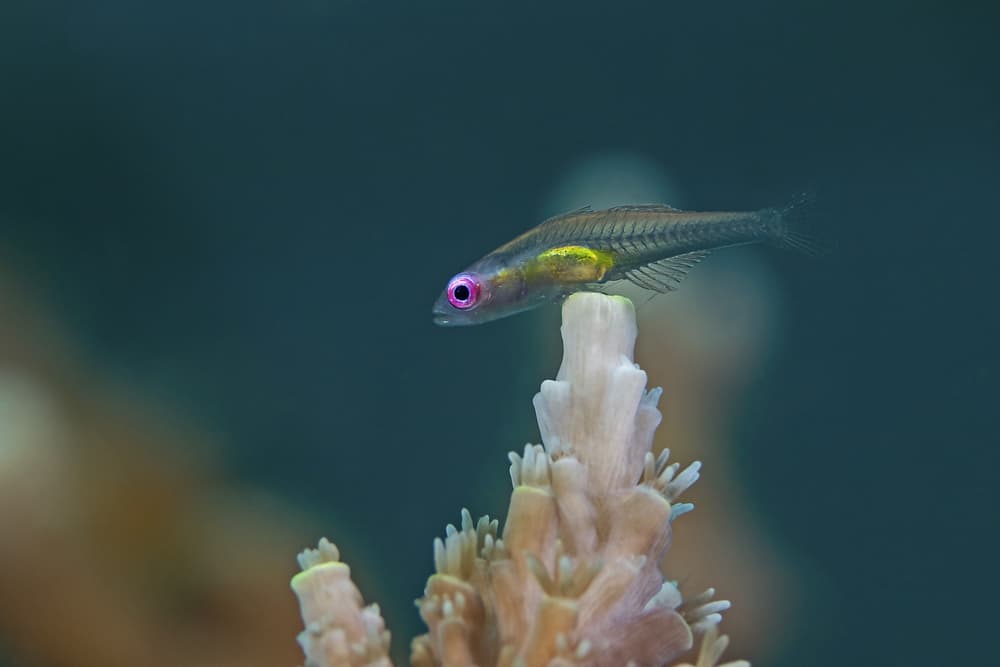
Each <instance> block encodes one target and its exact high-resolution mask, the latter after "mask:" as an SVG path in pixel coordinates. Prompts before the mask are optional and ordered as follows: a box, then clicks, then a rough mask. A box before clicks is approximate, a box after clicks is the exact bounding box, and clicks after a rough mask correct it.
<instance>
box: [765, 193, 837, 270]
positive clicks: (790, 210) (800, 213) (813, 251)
mask: <svg viewBox="0 0 1000 667" xmlns="http://www.w3.org/2000/svg"><path fill="white" fill-rule="evenodd" d="M815 206H816V195H815V193H813V192H803V193H801V194H799V195H797V196H796V197H795V198H794V199H792V200H791V201H790V202H788V204H786V205H785V206H783V207H782V208H775V209H771V212H772V213H773V214H774V216H775V222H774V243H775V245H777V246H779V247H782V248H788V249H789V250H795V251H797V252H801V253H804V254H806V255H812V256H817V255H824V254H826V253H828V252H829V251H830V250H831V244H830V243H829V242H827V241H823V240H820V239H819V238H818V237H817V236H816V235H815V234H814V233H813V232H812V229H813V226H812V223H813V215H812V214H813V212H814V209H815Z"/></svg>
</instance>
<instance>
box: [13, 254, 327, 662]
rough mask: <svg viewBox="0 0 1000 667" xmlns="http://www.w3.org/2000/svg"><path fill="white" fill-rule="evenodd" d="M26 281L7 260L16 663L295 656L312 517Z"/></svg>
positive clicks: (289, 658) (265, 659)
mask: <svg viewBox="0 0 1000 667" xmlns="http://www.w3.org/2000/svg"><path fill="white" fill-rule="evenodd" d="M19 286H20V282H19V281H17V280H16V279H14V278H12V277H11V276H10V274H9V273H7V272H6V271H4V270H3V266H2V265H0V320H2V321H3V323H4V324H3V326H2V327H0V527H2V533H0V664H4V665H6V664H17V665H24V666H27V665H47V666H49V667H136V666H139V665H141V666H142V667H177V666H179V665H184V666H185V667H208V666H211V667H227V666H231V667H237V666H239V667H273V666H274V665H289V664H292V662H293V661H294V660H295V659H296V651H295V646H294V645H293V644H292V643H291V642H290V641H288V639H287V637H288V636H290V635H291V634H293V633H294V632H295V629H296V624H297V623H296V619H295V605H294V601H293V600H290V599H289V596H288V591H287V589H286V588H285V584H284V583H283V582H282V581H281V580H280V579H279V578H278V577H276V576H275V574H274V573H275V572H281V571H283V570H284V569H285V568H286V565H285V563H286V562H287V561H286V558H287V553H288V551H289V550H290V549H293V548H294V547H293V545H295V544H298V543H301V540H302V539H303V538H302V537H301V536H302V535H304V534H308V533H309V532H311V531H310V530H309V529H308V528H307V526H308V525H309V522H308V521H307V520H306V519H305V518H303V517H301V516H298V515H297V514H295V513H293V512H290V511H288V510H287V509H286V508H283V507H281V506H280V505H279V504H278V503H276V502H274V500H273V499H270V498H268V497H266V496H265V495H264V494H262V493H261V492H260V491H259V490H257V489H254V488H252V487H249V486H246V485H237V484H234V483H233V482H232V481H231V480H229V479H227V478H226V476H225V475H224V474H222V473H221V472H220V471H219V465H218V463H217V462H216V461H214V460H212V459H211V457H208V456H206V455H205V451H206V450H208V449H211V443H209V442H206V440H205V438H204V437H203V436H202V435H200V434H198V432H197V431H195V430H193V429H186V428H179V427H178V425H177V419H176V417H173V416H166V415H163V414H159V413H157V411H155V410H151V409H150V406H149V404H148V402H144V401H143V400H142V399H141V398H139V397H138V396H137V395H136V392H135V391H134V390H132V391H128V390H123V388H122V387H121V386H115V384H114V383H112V382H109V381H108V378H107V376H106V373H104V372H102V371H97V370H95V369H93V368H91V367H90V366H89V365H88V364H86V363H84V362H82V361H81V360H80V356H81V355H79V354H78V353H77V352H76V351H75V350H74V349H73V345H72V343H70V342H69V341H67V340H65V339H63V338H62V337H61V336H60V335H58V334H57V333H56V332H58V331H61V330H62V327H60V326H58V325H57V324H56V323H54V322H49V321H46V320H45V318H43V317H40V316H39V313H38V309H37V308H36V307H34V303H35V301H36V300H37V299H30V298H29V299H26V298H24V297H23V296H22V295H21V293H22V292H23V290H21V289H17V287H19ZM248 601H249V602H248ZM8 660H9V661H10V662H9V663H8Z"/></svg>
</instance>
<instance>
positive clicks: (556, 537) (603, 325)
mask: <svg viewBox="0 0 1000 667" xmlns="http://www.w3.org/2000/svg"><path fill="white" fill-rule="evenodd" d="M562 334H563V342H564V354H563V362H562V366H561V367H560V369H559V373H558V375H557V379H556V380H549V381H546V382H544V383H543V384H542V387H541V391H540V392H539V393H538V394H537V395H536V396H535V401H534V403H535V411H536V414H537V416H538V424H539V427H540V430H541V434H542V441H543V442H544V444H545V447H544V448H543V447H542V446H541V445H528V446H526V447H525V448H524V453H523V455H518V454H514V453H512V454H511V455H510V459H511V467H510V475H511V481H512V483H513V485H514V491H513V494H512V496H511V501H510V508H509V511H508V517H507V521H506V524H505V526H504V531H503V535H502V538H501V537H500V536H498V522H497V521H491V520H490V519H489V517H483V518H481V519H479V521H478V522H473V520H472V516H471V515H470V514H469V513H468V511H465V510H463V512H462V522H461V527H460V528H458V529H456V528H455V527H453V526H449V527H448V530H447V534H446V537H445V539H444V540H441V539H437V540H435V542H434V561H435V568H436V572H435V574H433V575H432V576H431V577H430V579H429V580H428V582H427V587H426V591H425V594H424V596H423V597H422V598H421V599H419V600H418V601H417V604H418V607H419V609H420V614H421V616H422V617H423V619H424V621H425V622H426V623H427V626H428V633H427V634H425V635H422V636H420V637H417V638H416V639H415V640H414V641H413V644H412V653H411V661H412V663H413V665H415V666H416V667H431V666H434V665H448V666H456V667H457V666H461V665H480V666H482V667H485V666H486V665H501V666H507V665H523V666H524V667H535V666H548V667H570V666H573V665H578V666H583V665H588V666H593V667H603V666H608V667H611V666H614V667H622V666H624V665H634V666H635V667H642V666H649V667H659V666H660V665H664V664H667V663H669V662H671V661H674V660H676V659H677V658H678V657H680V656H681V655H683V654H685V653H687V652H688V651H689V650H690V649H691V648H692V646H693V644H694V641H695V637H696V636H699V635H701V636H702V638H701V649H700V652H699V655H698V657H697V665H698V667H712V666H713V665H716V664H717V662H718V660H719V658H720V657H721V653H722V651H723V650H724V649H725V647H726V644H727V639H726V638H725V637H724V636H722V637H720V636H719V635H718V633H717V631H716V625H717V624H718V623H719V621H720V620H721V616H720V612H722V611H724V610H725V609H727V608H728V607H729V603H728V601H725V600H720V601H713V600H712V597H713V595H714V590H712V589H709V590H706V591H704V592H703V593H701V594H699V595H696V596H694V597H692V598H691V599H688V600H684V599H683V597H682V595H681V593H680V591H679V590H678V589H677V586H676V583H675V582H673V581H669V580H666V579H665V578H664V576H663V574H662V573H661V570H660V564H661V562H662V561H663V558H664V556H665V554H666V552H667V550H668V548H669V546H670V540H671V523H672V522H673V521H674V520H675V519H677V518H678V517H679V516H681V515H682V514H684V513H686V512H688V511H689V510H691V509H692V508H693V507H692V506H691V505H690V504H688V503H682V502H678V499H679V496H680V495H681V494H682V493H683V492H684V491H686V490H687V489H688V487H690V486H691V485H692V484H693V483H694V482H695V481H696V480H697V479H698V476H699V469H700V465H701V464H700V463H699V462H697V461H696V462H694V463H692V464H691V465H689V466H688V467H686V468H684V469H683V470H681V468H680V466H679V464H677V463H669V462H668V457H669V453H668V452H664V453H662V454H661V455H660V456H659V457H655V458H654V456H653V454H652V452H651V447H652V440H653V433H654V431H655V429H656V427H657V426H658V425H659V423H660V412H659V410H658V409H657V407H656V404H657V401H658V400H659V397H660V390H659V389H653V390H651V391H648V392H647V391H646V390H645V387H646V374H645V372H643V371H642V370H640V369H639V368H638V367H637V366H636V365H635V364H634V362H633V349H634V345H635V338H636V325H635V312H634V309H633V307H632V304H631V302H630V301H628V300H627V299H624V298H620V297H609V296H605V295H601V294H577V295H574V296H572V297H570V298H569V299H568V300H567V301H566V304H565V305H564V308H563V327H562ZM299 563H300V565H301V566H302V569H303V571H302V572H300V573H299V574H298V575H296V576H295V578H294V579H293V580H292V588H293V589H294V590H295V592H296V594H297V595H298V597H299V602H300V605H301V610H302V617H303V620H304V622H305V631H304V632H302V633H301V634H300V635H299V642H300V644H301V645H302V648H303V650H304V652H305V655H306V665H307V667H334V666H337V667H341V666H344V667H346V666H352V667H360V666H362V665H372V666H379V667H384V666H388V665H390V664H391V663H390V661H389V658H388V652H389V633H388V632H387V631H386V629H385V626H384V623H383V621H382V618H381V615H380V612H379V608H378V606H377V605H370V606H367V607H363V606H362V605H363V602H362V598H361V594H360V592H359V591H358V589H357V588H356V587H355V586H354V584H353V582H352V581H351V578H350V569H349V568H348V566H347V565H345V564H344V563H342V562H340V554H339V551H338V550H337V548H336V546H334V545H333V544H332V543H330V542H328V541H326V540H325V539H324V540H321V541H320V544H319V547H318V548H317V549H309V550H306V551H305V552H303V554H302V555H301V556H300V557H299ZM746 664H747V663H745V662H743V661H738V662H734V663H729V666H730V667H737V666H738V665H746Z"/></svg>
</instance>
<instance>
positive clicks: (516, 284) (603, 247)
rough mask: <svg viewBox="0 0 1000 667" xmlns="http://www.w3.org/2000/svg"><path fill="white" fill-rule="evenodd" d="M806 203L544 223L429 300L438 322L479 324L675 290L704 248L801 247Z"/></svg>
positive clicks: (568, 216) (607, 213)
mask: <svg viewBox="0 0 1000 667" xmlns="http://www.w3.org/2000/svg"><path fill="white" fill-rule="evenodd" d="M808 203H809V200H808V199H805V198H801V199H798V200H796V201H794V202H792V203H791V204H789V205H788V206H786V207H784V208H770V209H761V210H758V211H744V212H725V211H716V212H698V211H681V210H678V209H675V208H673V207H671V206H667V205H665V204H645V205H638V206H616V207H614V208H609V209H604V210H599V211H594V210H591V209H589V208H585V209H580V210H577V211H572V212H570V213H565V214H563V215H559V216H556V217H554V218H550V219H548V220H546V221H545V222H543V223H541V224H540V225H538V226H537V227H535V228H534V229H531V230H529V231H527V232H525V233H524V234H521V235H520V236H518V237H517V238H515V239H514V240H512V241H510V242H509V243H506V244H504V245H502V246H500V247H499V248H497V249H496V250H494V251H493V252H491V253H490V254H488V255H486V256H485V257H483V258H482V259H480V260H479V261H478V262H475V263H474V264H472V265H471V266H469V267H468V268H467V269H465V270H464V271H462V272H461V273H458V274H456V275H455V276H454V277H452V279H451V280H450V281H449V282H448V286H447V287H446V289H445V291H444V292H443V293H442V294H441V296H440V297H438V300H437V301H436V302H435V304H434V308H433V314H434V321H435V323H437V324H440V325H444V326H455V325H468V324H479V323H482V322H487V321H490V320H495V319H499V318H501V317H506V316H508V315H513V314H514V313H518V312H522V311H525V310H529V309H531V308H535V307H537V306H539V305H541V304H543V303H546V302H549V301H553V300H558V299H560V298H562V297H564V296H567V295H569V294H571V293H573V292H577V291H580V290H585V289H599V288H600V286H601V285H602V284H604V283H608V282H613V281H617V280H628V281H630V282H632V283H634V284H636V285H638V286H640V287H643V288H645V289H648V290H653V291H657V292H668V291H671V290H673V289H676V287H677V285H678V284H679V283H680V282H681V280H683V278H684V276H685V275H686V274H687V272H688V270H690V269H691V267H693V266H694V265H695V264H697V263H698V262H699V261H701V260H702V259H703V258H704V257H705V256H706V255H708V254H709V253H710V252H711V251H712V250H715V249H717V248H722V247H727V246H737V245H745V244H748V243H772V244H775V245H784V246H789V247H797V248H800V249H804V250H806V249H808V247H809V246H808V242H807V241H806V240H805V239H804V238H803V237H802V236H800V235H799V234H798V232H797V231H796V226H797V222H798V219H799V218H800V217H801V213H802V211H803V209H804V208H805V205H806V204H808Z"/></svg>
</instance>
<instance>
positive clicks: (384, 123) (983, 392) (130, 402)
mask: <svg viewBox="0 0 1000 667" xmlns="http://www.w3.org/2000/svg"><path fill="white" fill-rule="evenodd" d="M998 14H1000V12H998V10H997V8H996V7H995V5H994V4H993V3H986V2H981V3H976V2H966V3H944V2H923V1H913V0H911V1H908V2H902V1H896V0H884V1H882V2H874V3H863V2H823V1H817V2H801V1H791V0H763V1H759V2H753V3H748V2H713V3H690V2H689V3H678V2H647V3H633V2H622V3H614V4H611V3H607V4H605V3H590V2H574V3H564V2H549V3H523V4H522V3H484V2H433V1H428V2H419V3H417V2H359V1H351V0H343V1H336V0H288V1H285V2H276V1H271V2H265V1H263V0H244V1H243V2H239V3H236V2H215V3H205V2H193V1H190V0H174V1H173V2H169V3H168V2H141V3H137V2H126V1H125V0H94V1H93V2H88V3H80V2H56V1H46V0H3V2H2V3H0V666H2V667H15V666H16V667H36V666H46V665H52V666H59V667H61V666H67V667H69V666H75V665H117V664H123V665H125V664H146V665H158V664H164V665H168V664H185V665H201V664H204V665H209V664H211V665H226V664H233V665H236V664H240V665H267V664H274V665H279V664H284V665H293V664H298V663H297V662H296V661H300V660H301V656H300V653H299V651H298V648H297V646H296V645H295V642H294V636H295V633H297V632H298V631H299V629H300V627H299V626H300V622H299V619H298V611H297V608H296V606H295V602H294V598H293V597H292V595H291V592H290V591H289V590H288V588H287V586H288V584H287V581H288V577H289V576H291V574H292V573H293V572H294V570H295V560H294V557H295V554H296V552H297V551H298V550H299V549H301V548H302V547H304V546H307V545H309V544H313V543H315V540H316V539H317V538H318V537H319V536H320V535H327V536H329V537H330V538H331V539H334V540H336V541H337V543H338V544H339V545H340V547H341V551H342V553H343V554H344V557H345V560H347V561H349V562H350V563H351V564H352V569H353V571H354V574H355V579H356V580H357V581H358V583H359V586H360V587H361V589H362V591H363V592H364V594H365V597H366V599H367V600H371V601H377V602H379V603H380V604H381V605H382V609H383V613H384V615H385V617H386V620H387V622H388V624H389V626H390V627H391V628H392V630H393V646H394V653H395V654H397V655H405V651H406V647H407V645H408V641H409V638H410V637H412V636H413V635H414V634H416V633H418V632H420V631H421V627H420V623H419V618H418V616H417V613H416V609H415V608H414V607H413V605H412V600H413V599H414V598H416V597H417V596H418V595H420V593H421V590H422V586H423V582H424V579H425V577H426V575H427V574H428V573H429V572H430V570H431V568H432V551H431V540H432V538H433V537H434V536H436V535H440V534H442V533H443V529H444V525H445V524H446V523H448V522H456V521H457V520H458V518H459V509H460V508H461V507H469V508H470V510H472V512H473V514H476V515H478V514H485V513H489V514H491V515H493V516H497V515H499V516H501V517H502V516H503V514H504V512H505V508H506V502H507V494H508V493H509V479H508V475H507V471H506V466H507V459H506V454H507V452H508V451H510V450H517V449H520V448H521V447H522V446H523V444H524V443H525V442H527V441H532V442H534V441H537V440H538V432H537V426H536V424H535V422H534V415H533V412H532V409H531V397H532V396H533V394H534V393H535V391H537V388H538V385H539V383H540V382H541V381H542V380H543V379H544V378H547V377H551V376H552V375H553V374H554V372H555V370H556V368H557V365H558V360H559V341H558V308H557V307H556V306H547V307H545V308H543V309H541V310H538V311H533V312H531V313H526V314H523V315H519V316H517V317H512V318H509V319H504V320H501V321H497V322H493V323H489V324H486V325H483V326H480V327H472V328H461V329H441V328H437V327H435V326H434V325H433V324H432V323H431V317H430V306H431V303H432V302H433V300H434V298H435V297H436V296H437V294H438V293H439V292H440V290H441V289H442V288H443V286H444V283H445V281H447V279H448V278H449V277H450V276H451V275H452V274H454V273H455V272H456V271H458V270H460V269H462V268H463V267H464V266H466V265H467V264H469V263H470V262H471V261H473V260H475V259H477V258H478V257H480V256H482V255H484V254H485V253H487V252H488V251H490V250H492V249H493V248H495V247H496V246H498V245H500V244H501V243H504V242H505V241H507V240H509V239H510V238H512V237H513V236H515V235H516V234H518V233H520V232H522V231H524V230H525V229H527V228H529V227H531V226H533V225H534V224H537V222H539V221H540V220H542V219H543V218H544V217H546V216H548V215H551V214H555V213H559V212H562V211H565V210H569V209H572V208H575V207H578V206H582V205H586V204H592V205H594V206H606V205H613V204H621V203H638V202H648V201H664V202H667V203H670V204H673V205H675V206H678V207H680V208H688V209H694V210H743V209H752V208H762V207H767V206H777V205H781V204H783V203H784V202H786V201H787V200H788V199H790V198H791V197H793V196H794V195H795V194H796V193H798V192H801V191H802V190H806V189H808V190H812V191H814V192H815V193H816V194H817V198H818V206H817V212H816V218H815V223H814V224H815V229H816V231H817V234H819V235H821V236H822V237H824V238H826V239H829V240H830V241H831V242H832V245H833V246H834V249H833V250H832V251H831V252H829V253H827V254H826V255H825V256H823V257H820V258H808V257H802V256H797V255H795V254H790V253H784V252H781V251H779V250H772V249H768V248H746V249H737V250H731V251H720V252H718V253H715V255H713V257H711V258H710V259H709V260H707V261H706V262H704V263H703V265H700V266H698V267H697V268H695V269H694V271H693V272H692V275H691V276H690V278H689V279H688V280H687V281H685V283H684V285H683V286H682V288H681V290H679V291H678V292H677V293H675V294H671V295H666V296H659V297H657V298H655V299H652V300H649V301H647V298H648V295H643V294H641V293H636V292H630V295H631V296H633V297H634V298H635V300H636V303H637V307H638V315H639V331H640V341H639V358H638V360H639V362H640V363H641V364H642V365H643V367H644V368H646V369H647V370H648V371H649V373H650V382H651V384H653V385H663V386H664V390H665V394H664V404H663V405H664V426H663V428H662V429H661V434H660V438H661V440H662V441H661V440H658V446H664V445H666V446H670V447H671V448H674V449H675V450H676V451H682V452H683V453H684V456H686V457H687V458H689V459H690V458H696V457H697V458H701V459H703V461H704V463H705V472H704V479H703V481H702V482H700V483H699V486H698V487H696V488H695V489H693V490H692V492H691V494H690V496H689V499H690V500H692V501H693V502H694V503H695V504H696V505H698V510H696V511H695V513H694V514H693V515H692V516H690V517H685V518H684V519H682V520H681V521H680V524H679V527H678V528H677V530H678V532H680V531H690V532H689V533H688V535H689V538H685V539H687V540H688V541H689V542H693V543H695V544H699V543H700V544H703V545H705V548H711V549H712V554H714V555H713V557H711V558H709V557H708V555H707V554H705V553H691V554H687V555H686V556H685V555H684V554H680V555H679V558H681V559H684V558H687V559H688V561H683V560H682V561H681V567H680V576H681V577H682V578H686V577H688V576H691V577H704V578H705V579H706V580H712V581H719V580H720V579H723V581H724V582H725V583H719V584H717V585H718V587H719V589H720V593H721V594H722V595H724V596H726V597H729V598H730V599H732V600H733V609H732V611H731V612H729V613H728V614H727V616H726V620H724V621H723V624H722V628H723V630H724V631H727V632H729V633H730V634H732V635H733V648H732V649H731V650H730V653H732V655H733V656H734V657H735V656H740V657H747V658H749V659H751V660H752V661H754V662H755V664H758V665H764V664H768V665H777V666H791V665H801V664H809V665H846V664H909V665H936V664H983V663H987V662H989V661H990V659H989V656H990V655H993V654H995V653H996V649H995V648H994V647H993V646H991V643H990V641H989V640H990V639H991V635H989V634H987V633H988V632H990V631H991V630H992V629H993V628H994V626H995V622H996V620H997V612H996V610H995V605H996V602H995V600H996V598H995V597H994V594H995V592H996V589H995V579H996V569H997V566H996V563H997V554H996V549H995V545H994V544H993V542H994V540H995V536H994V533H995V532H996V528H997V525H998V524H1000V522H998V517H997V511H996V506H997V503H998V501H1000V493H998V490H997V480H996V478H997V469H998V464H1000V455H998V453H997V449H998V445H1000V436H998V428H997V420H996V404H997V399H998V398H1000V392H998V373H1000V355H998V352H997V347H998V345H997V341H998V340H1000V326H998V322H1000V317H998V312H997V310H998V309H997V305H998V302H997V296H996V291H997V286H998V285H1000V280H998V277H997V271H996V260H995V248H996V247H997V242H998V241H1000V224H998V222H1000V220H998V214H997V191H998V186H1000V104H998V102H1000V99H998V98H1000V77H998V74H997V63H998V62H1000V42H998V40H997V38H996V35H997V34H998V33H997V31H998V28H1000V21H998ZM713 476H715V477H716V480H715V482H714V486H713V482H712V481H711V480H712V478H713ZM718 498H725V503H723V502H722V501H721V500H719V501H715V500H713V499H718ZM732 507H736V508H738V512H736V513H734V514H733V515H732V516H729V517H728V518H727V517H726V516H725V514H726V513H727V512H729V511H731V510H730V509H728V508H732ZM688 519H690V523H689V524H687V523H685V522H687V521H688ZM689 526H690V527H689ZM697 531H701V532H702V537H701V538H697V537H695V533H696V532H697ZM678 541H682V540H678ZM688 562H690V566H688ZM668 563H669V560H668ZM725 577H728V580H726V579H725ZM741 608H742V609H744V610H745V611H744V612H742V614H743V615H742V616H741V611H740V610H741ZM154 649H155V650H154ZM149 651H153V653H154V654H155V657H153V658H150V657H148V656H147V652H149Z"/></svg>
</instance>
